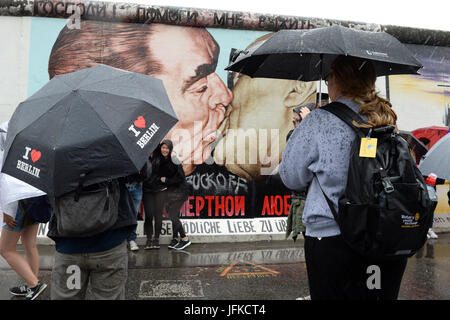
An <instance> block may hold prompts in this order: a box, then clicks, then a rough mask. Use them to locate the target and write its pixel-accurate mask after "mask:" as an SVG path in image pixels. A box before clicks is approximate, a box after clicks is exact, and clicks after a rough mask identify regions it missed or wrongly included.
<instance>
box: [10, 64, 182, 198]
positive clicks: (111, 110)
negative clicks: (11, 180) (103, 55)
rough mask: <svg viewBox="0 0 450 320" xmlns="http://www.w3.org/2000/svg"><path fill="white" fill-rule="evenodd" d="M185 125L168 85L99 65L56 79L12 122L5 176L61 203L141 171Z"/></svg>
mask: <svg viewBox="0 0 450 320" xmlns="http://www.w3.org/2000/svg"><path fill="white" fill-rule="evenodd" d="M176 122H177V117H176V115H175V112H174V111H173V109H172V105H171V103H170V101H169V98H168V96H167V93H166V90H165V88H164V85H163V83H162V81H161V80H159V79H155V78H152V77H149V76H146V75H142V74H138V73H132V72H128V71H124V70H120V69H116V68H113V67H110V66H105V65H97V66H95V67H92V68H88V69H83V70H80V71H76V72H73V73H68V74H64V75H59V76H56V77H54V78H53V79H52V80H50V81H49V82H48V83H47V84H46V85H45V86H44V87H42V88H41V89H40V90H39V91H38V92H36V93H35V94H34V95H33V96H31V97H30V98H28V99H27V100H25V101H24V102H22V103H20V104H19V106H18V107H17V109H16V110H15V112H14V114H13V116H12V118H11V120H10V121H9V128H8V129H9V130H8V135H7V140H6V147H5V156H4V161H3V168H2V172H4V173H7V174H9V175H11V176H13V177H16V178H17V179H20V180H22V181H25V182H26V183H28V184H30V185H32V186H34V187H36V188H38V189H40V190H42V191H44V192H45V193H47V194H49V195H54V196H59V195H62V194H64V193H66V192H70V191H73V190H75V189H76V188H77V186H78V184H79V182H80V176H81V175H82V174H84V175H85V178H84V185H90V184H93V183H98V182H102V181H105V180H108V179H114V178H119V177H123V176H127V175H130V174H133V173H136V172H138V171H139V170H141V169H142V167H143V166H144V164H145V162H146V160H147V159H148V156H149V155H150V153H151V152H152V151H153V150H154V149H155V148H156V147H157V146H158V144H159V143H160V141H161V140H162V138H163V137H164V136H165V135H166V134H167V132H168V131H169V130H170V129H171V128H172V127H173V125H174V124H175V123H176Z"/></svg>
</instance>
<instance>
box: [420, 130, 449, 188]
mask: <svg viewBox="0 0 450 320" xmlns="http://www.w3.org/2000/svg"><path fill="white" fill-rule="evenodd" d="M419 169H420V171H421V172H422V174H423V175H424V176H428V175H430V174H431V173H434V174H435V175H437V176H438V178H441V179H446V180H450V134H447V135H445V136H444V137H443V138H441V139H440V140H439V141H438V142H436V144H435V145H434V146H433V147H432V148H431V149H430V150H429V151H428V153H427V154H426V155H425V158H424V159H423V160H422V162H421V163H420V164H419Z"/></svg>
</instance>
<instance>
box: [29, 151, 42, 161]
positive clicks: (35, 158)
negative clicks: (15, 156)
mask: <svg viewBox="0 0 450 320" xmlns="http://www.w3.org/2000/svg"><path fill="white" fill-rule="evenodd" d="M40 158H41V152H40V151H37V150H34V149H33V150H31V161H33V162H36V161H38V160H39V159H40Z"/></svg>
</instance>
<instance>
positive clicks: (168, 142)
mask: <svg viewBox="0 0 450 320" xmlns="http://www.w3.org/2000/svg"><path fill="white" fill-rule="evenodd" d="M163 144H165V145H166V146H168V147H169V150H170V153H172V150H173V143H172V141H170V140H168V139H167V140H163V141H162V142H161V143H160V145H159V147H160V148H161V146H162V145H163Z"/></svg>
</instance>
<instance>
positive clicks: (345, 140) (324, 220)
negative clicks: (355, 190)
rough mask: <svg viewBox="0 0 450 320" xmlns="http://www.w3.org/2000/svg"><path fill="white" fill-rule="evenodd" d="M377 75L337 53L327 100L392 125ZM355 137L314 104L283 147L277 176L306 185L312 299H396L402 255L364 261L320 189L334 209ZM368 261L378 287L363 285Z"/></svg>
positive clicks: (367, 63)
mask: <svg viewBox="0 0 450 320" xmlns="http://www.w3.org/2000/svg"><path fill="white" fill-rule="evenodd" d="M375 80H376V73H375V69H374V67H373V65H372V63H371V62H370V61H367V60H362V59H359V58H353V57H350V56H338V57H337V58H336V59H335V60H334V61H333V63H332V65H331V70H330V74H329V76H328V78H327V81H328V94H329V96H330V98H331V101H338V102H341V103H344V104H346V105H347V106H348V107H349V108H351V109H352V110H354V111H355V112H358V113H359V114H360V115H361V117H362V118H363V119H364V120H365V121H367V123H368V124H367V125H368V126H370V127H378V126H385V125H395V124H396V121H397V115H396V114H395V112H394V111H393V110H392V108H391V104H390V102H389V101H387V100H386V99H383V98H381V97H379V96H378V94H377V92H376V91H375ZM354 139H355V133H354V132H353V130H352V129H351V128H350V127H349V126H348V125H347V124H345V123H344V122H343V121H341V120H340V119H338V118H337V117H336V116H334V115H333V114H331V113H329V112H327V111H325V110H321V108H318V109H314V110H313V111H311V113H310V114H309V115H308V116H307V117H306V118H305V119H304V120H303V121H302V125H301V126H299V127H298V128H297V129H296V130H295V131H294V133H293V134H292V136H291V137H290V139H289V141H288V143H287V145H286V148H285V150H284V152H283V160H282V162H281V165H280V176H281V178H282V180H283V182H284V184H285V185H286V186H287V187H288V188H290V189H294V190H299V189H302V188H305V187H306V186H308V185H310V187H309V190H308V196H307V200H306V204H305V209H304V212H303V222H304V224H305V226H306V234H305V260H306V266H307V272H308V282H309V288H310V293H311V299H312V300H316V299H325V300H327V299H397V297H398V292H399V289H400V283H401V280H402V276H403V272H404V270H405V267H406V263H407V258H406V257H404V258H399V259H398V260H394V261H391V262H381V261H367V260H365V259H364V258H362V257H361V256H359V255H358V254H357V253H355V252H354V251H353V250H352V249H351V248H350V247H349V246H348V245H347V244H346V243H345V242H344V241H343V239H342V237H341V232H340V229H339V226H338V224H337V222H336V221H335V219H334V217H333V214H332V212H331V210H330V209H329V206H328V204H327V202H326V200H325V198H324V196H323V193H322V191H321V189H320V186H322V189H323V191H324V192H325V193H326V194H327V195H329V196H330V199H331V200H332V202H333V204H334V206H335V208H337V207H338V199H339V198H340V196H341V195H342V194H343V193H344V190H345V187H346V183H347V175H348V166H349V159H350V149H351V146H352V143H353V141H354ZM314 175H316V177H317V179H313V177H314ZM319 183H320V185H319ZM370 265H377V266H378V267H379V268H380V270H381V279H380V280H381V289H374V290H369V289H368V288H367V286H366V282H367V279H368V276H369V275H368V274H367V270H368V267H369V266H370Z"/></svg>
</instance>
